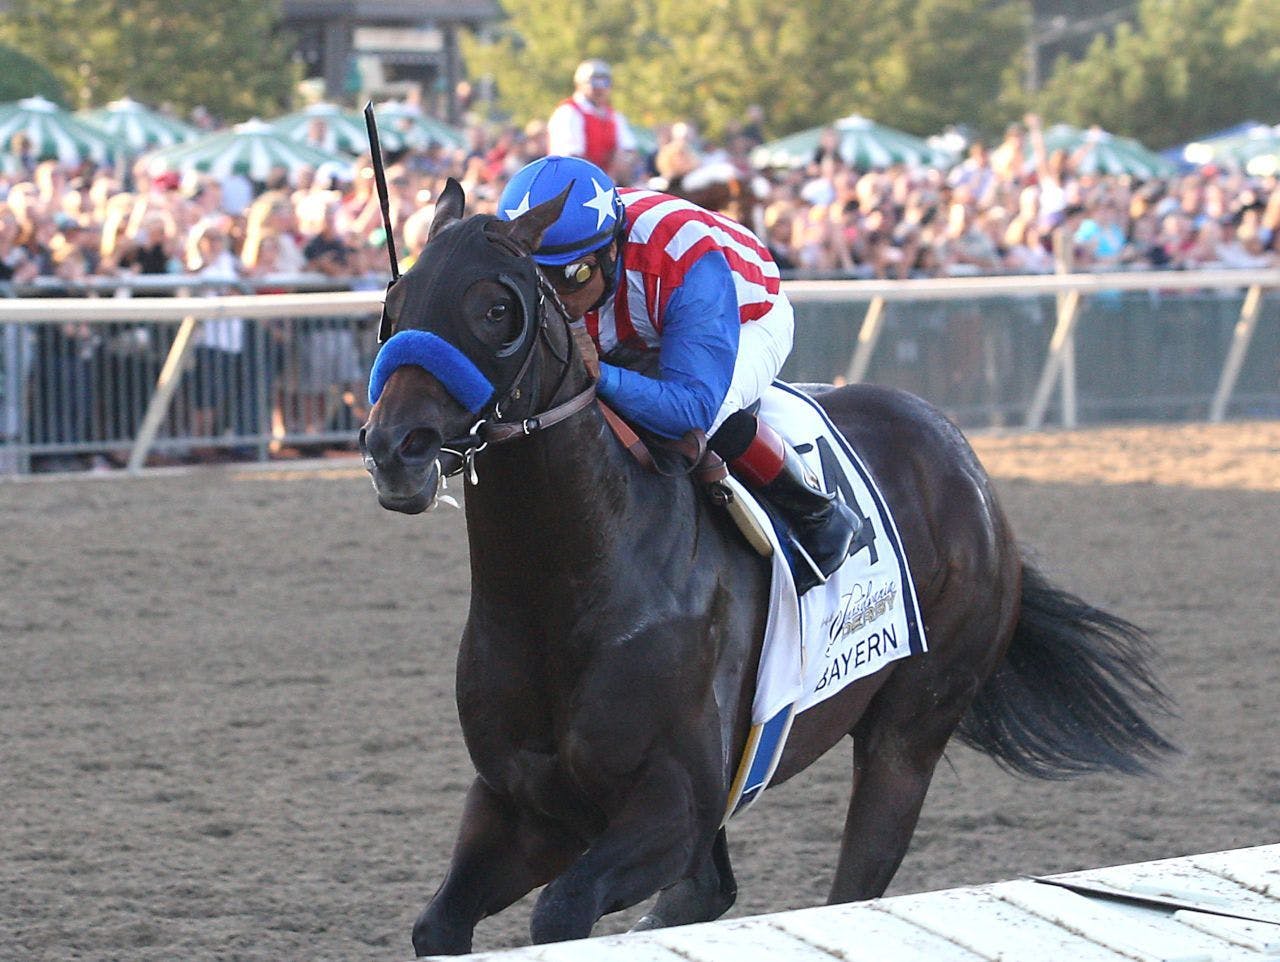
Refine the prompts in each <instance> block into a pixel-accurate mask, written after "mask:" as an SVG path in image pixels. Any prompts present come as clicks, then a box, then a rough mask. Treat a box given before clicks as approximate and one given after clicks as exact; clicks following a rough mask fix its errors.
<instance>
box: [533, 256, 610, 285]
mask: <svg viewBox="0 0 1280 962" xmlns="http://www.w3.org/2000/svg"><path fill="white" fill-rule="evenodd" d="M598 266H599V264H598V263H597V262H596V259H595V257H594V256H592V257H591V258H589V259H583V260H580V261H574V262H573V263H572V264H565V265H564V266H563V267H544V268H543V271H544V272H545V273H546V275H547V279H548V280H549V281H550V282H551V286H552V287H554V288H555V289H556V293H557V294H573V293H576V292H577V291H580V290H582V289H583V288H584V287H586V286H587V282H588V281H589V280H591V275H592V274H593V273H595V269H596V268H597V267H598Z"/></svg>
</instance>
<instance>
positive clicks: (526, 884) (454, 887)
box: [413, 778, 581, 955]
mask: <svg viewBox="0 0 1280 962" xmlns="http://www.w3.org/2000/svg"><path fill="white" fill-rule="evenodd" d="M580 850H581V845H580V844H577V843H575V842H574V840H572V839H568V838H562V837H557V834H556V833H554V832H553V831H552V830H550V829H549V828H547V827H546V826H540V825H535V824H533V823H531V822H530V820H529V817H528V816H527V815H522V814H521V813H519V812H516V811H514V810H513V809H512V808H511V807H510V806H509V805H507V804H506V803H505V802H504V801H503V800H502V799H501V798H500V797H498V796H497V795H495V794H494V792H493V791H492V790H491V789H489V788H488V786H486V785H485V784H484V782H483V781H481V780H480V779H478V778H477V779H476V780H475V781H474V782H473V783H472V785H471V789H470V790H469V791H468V793H467V802H466V807H465V808H464V810H463V813H462V825H461V827H460V828H459V830H458V841H457V843H456V845H455V846H454V851H453V858H452V859H451V861H450V863H449V871H448V874H447V875H446V876H445V879H444V881H443V882H441V883H440V888H439V889H437V890H436V894H435V895H434V896H432V898H431V901H430V902H428V903H427V907H426V908H425V909H423V910H422V914H421V915H419V916H418V920H417V922H416V923H415V924H414V926H413V948H414V952H415V953H416V954H418V955H460V954H462V953H464V952H470V951H471V939H472V934H473V933H474V931H475V927H476V923H478V922H479V921H480V920H481V919H483V918H486V917H487V916H490V915H493V914H494V913H496V912H500V911H502V910H503V909H504V908H506V907H507V906H508V905H510V904H511V903H512V902H515V901H516V900H518V899H520V898H521V897H523V896H524V895H526V894H527V893H529V892H531V891H533V890H534V889H535V888H537V887H538V886H539V885H542V884H543V883H545V882H547V881H548V880H549V879H551V878H553V877H554V876H555V875H557V874H558V873H559V872H560V871H561V870H562V869H563V868H564V867H565V866H566V865H567V864H569V862H570V861H572V860H573V858H574V857H575V856H576V855H577V854H578V852H579V851H580Z"/></svg>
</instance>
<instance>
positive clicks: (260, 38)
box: [0, 0, 295, 120]
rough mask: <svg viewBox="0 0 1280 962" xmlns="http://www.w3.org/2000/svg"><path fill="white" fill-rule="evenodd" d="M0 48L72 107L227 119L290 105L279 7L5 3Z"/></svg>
mask: <svg viewBox="0 0 1280 962" xmlns="http://www.w3.org/2000/svg"><path fill="white" fill-rule="evenodd" d="M8 8H9V9H8V12H7V13H6V14H5V16H4V17H3V19H0V41H3V42H7V43H10V44H12V45H13V46H15V47H18V48H19V49H21V50H23V51H26V52H27V53H29V54H30V55H31V56H33V57H34V58H36V59H37V60H39V61H40V62H41V63H44V64H47V65H48V66H49V69H50V70H51V71H52V72H53V74H54V75H55V76H56V77H57V78H58V80H60V81H61V82H62V84H63V85H64V87H65V88H66V89H67V90H69V91H74V96H73V98H72V99H73V100H75V101H76V105H77V106H88V105H89V104H90V103H105V102H107V101H109V100H113V99H116V98H119V97H124V96H131V97H134V98H135V99H138V100H141V101H147V102H151V103H160V102H168V103H172V104H174V105H175V106H178V107H181V108H189V107H193V106H195V105H197V104H202V105H204V106H205V107H207V108H208V109H209V110H210V111H212V112H213V113H214V114H216V115H219V116H222V117H225V118H227V119H230V120H240V119H244V118H246V117H248V116H250V115H252V114H255V113H263V112H276V111H278V110H279V109H280V108H282V107H286V106H288V104H289V99H290V96H291V94H292V91H293V87H294V79H295V71H294V69H293V68H292V66H291V64H290V51H291V49H292V46H291V44H290V43H289V42H288V38H287V37H285V36H282V35H281V34H280V33H279V32H278V31H277V29H276V27H277V25H278V24H279V22H280V0H10V2H9V4H8Z"/></svg>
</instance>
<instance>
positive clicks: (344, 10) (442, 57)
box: [283, 0, 503, 122]
mask: <svg viewBox="0 0 1280 962" xmlns="http://www.w3.org/2000/svg"><path fill="white" fill-rule="evenodd" d="M283 16H284V22H283V28H284V29H285V30H287V31H289V32H290V33H292V34H293V35H294V36H296V37H297V38H298V54H299V56H300V58H301V59H302V62H303V64H304V69H305V71H306V75H307V77H308V78H312V79H318V80H322V81H323V82H324V87H325V95H326V96H327V97H328V98H330V99H342V98H344V97H351V96H355V95H358V94H359V95H366V94H367V95H373V96H404V95H405V94H406V93H408V92H409V91H410V90H413V89H415V88H416V89H417V90H420V91H421V92H422V94H423V97H424V99H425V100H427V101H428V102H430V103H432V106H433V107H435V108H436V109H438V110H440V112H441V113H442V115H443V116H444V119H446V120H449V121H453V122H456V121H457V120H458V114H459V107H458V101H457V96H456V91H457V88H458V84H459V82H460V81H461V80H462V79H463V69H462V63H461V58H460V56H459V53H458V37H459V35H460V33H461V31H463V30H477V29H479V28H481V27H483V26H484V25H486V24H490V23H494V22H496V21H497V20H499V19H500V18H501V17H502V16H503V12H502V8H501V6H500V4H499V3H498V0H284V3H283Z"/></svg>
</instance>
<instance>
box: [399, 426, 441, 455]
mask: <svg viewBox="0 0 1280 962" xmlns="http://www.w3.org/2000/svg"><path fill="white" fill-rule="evenodd" d="M437 437H439V435H438V434H437V432H435V431H432V430H430V429H428V428H414V429H413V430H412V431H410V432H409V433H408V434H406V435H405V436H404V440H403V441H401V442H400V457H401V459H402V460H404V461H425V460H427V458H429V457H433V456H434V455H433V454H432V448H433V447H434V446H435V442H436V438H437Z"/></svg>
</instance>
